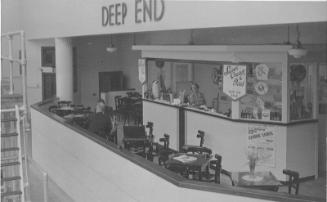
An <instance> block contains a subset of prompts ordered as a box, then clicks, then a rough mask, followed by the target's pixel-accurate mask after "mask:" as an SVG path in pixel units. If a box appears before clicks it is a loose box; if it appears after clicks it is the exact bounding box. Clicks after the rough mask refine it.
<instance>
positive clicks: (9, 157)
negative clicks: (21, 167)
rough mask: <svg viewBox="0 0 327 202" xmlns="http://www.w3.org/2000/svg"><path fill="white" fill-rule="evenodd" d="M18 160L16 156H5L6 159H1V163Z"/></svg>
mask: <svg viewBox="0 0 327 202" xmlns="http://www.w3.org/2000/svg"><path fill="white" fill-rule="evenodd" d="M18 158H19V156H18V154H16V155H13V156H6V157H1V162H3V161H9V160H11V161H12V160H16V161H17V159H18Z"/></svg>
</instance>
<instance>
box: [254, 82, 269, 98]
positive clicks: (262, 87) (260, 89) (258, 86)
mask: <svg viewBox="0 0 327 202" xmlns="http://www.w3.org/2000/svg"><path fill="white" fill-rule="evenodd" d="M254 89H255V92H256V93H257V94H258V95H265V94H266V93H267V92H268V90H269V89H268V85H267V84H266V83H265V82H262V81H259V82H257V83H255V84H254Z"/></svg>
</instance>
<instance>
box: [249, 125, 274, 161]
mask: <svg viewBox="0 0 327 202" xmlns="http://www.w3.org/2000/svg"><path fill="white" fill-rule="evenodd" d="M275 136H276V135H275V127H273V126H266V125H255V126H254V125H252V126H249V127H248V135H247V148H248V150H251V151H255V152H256V153H257V154H258V164H259V165H263V166H269V167H275V152H276V140H275V139H276V137H275Z"/></svg>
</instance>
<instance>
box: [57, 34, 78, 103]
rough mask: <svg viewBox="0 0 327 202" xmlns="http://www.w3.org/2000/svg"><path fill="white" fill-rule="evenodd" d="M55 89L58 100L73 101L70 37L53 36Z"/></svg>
mask: <svg viewBox="0 0 327 202" xmlns="http://www.w3.org/2000/svg"><path fill="white" fill-rule="evenodd" d="M55 46H56V48H55V49H56V90H57V97H59V99H60V100H67V101H73V97H74V94H73V47H72V40H71V39H70V38H55Z"/></svg>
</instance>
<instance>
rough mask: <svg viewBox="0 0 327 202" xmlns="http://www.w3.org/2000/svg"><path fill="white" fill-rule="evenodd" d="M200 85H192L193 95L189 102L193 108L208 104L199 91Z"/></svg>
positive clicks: (190, 96)
mask: <svg viewBox="0 0 327 202" xmlns="http://www.w3.org/2000/svg"><path fill="white" fill-rule="evenodd" d="M199 88H200V87H199V84H197V83H192V86H191V90H192V92H191V94H190V95H189V96H188V101H189V103H190V105H192V106H201V105H205V104H206V100H205V98H204V95H203V93H201V92H200V91H199Z"/></svg>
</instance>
